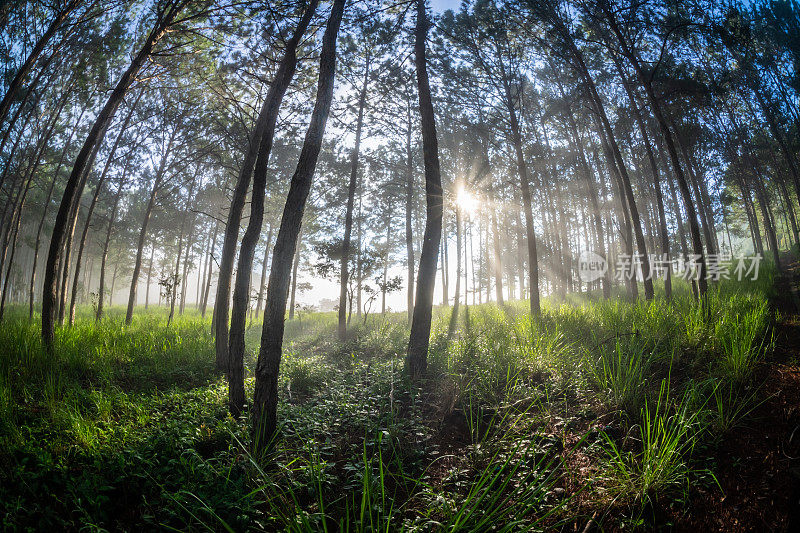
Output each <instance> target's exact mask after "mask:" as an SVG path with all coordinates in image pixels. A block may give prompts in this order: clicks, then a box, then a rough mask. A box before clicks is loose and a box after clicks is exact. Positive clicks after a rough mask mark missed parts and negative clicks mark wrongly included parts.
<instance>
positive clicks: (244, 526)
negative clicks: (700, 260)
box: [0, 270, 773, 531]
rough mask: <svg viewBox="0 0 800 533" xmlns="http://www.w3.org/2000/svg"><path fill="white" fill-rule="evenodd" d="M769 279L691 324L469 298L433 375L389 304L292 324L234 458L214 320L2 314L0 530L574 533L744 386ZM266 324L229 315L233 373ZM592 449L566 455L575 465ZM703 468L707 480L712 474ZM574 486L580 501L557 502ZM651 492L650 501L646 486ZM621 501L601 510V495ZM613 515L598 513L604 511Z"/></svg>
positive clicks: (587, 308)
mask: <svg viewBox="0 0 800 533" xmlns="http://www.w3.org/2000/svg"><path fill="white" fill-rule="evenodd" d="M762 274H763V275H764V277H765V278H767V281H763V279H764V278H762V281H759V282H758V283H750V284H745V283H741V284H734V283H723V284H720V285H718V286H716V287H715V288H714V289H713V291H712V294H711V296H710V300H709V306H710V318H709V319H707V320H706V319H704V318H703V313H702V311H701V310H700V308H699V306H698V305H697V304H696V303H695V302H694V301H693V300H692V298H691V297H690V293H689V291H688V288H686V287H680V286H679V287H678V290H677V291H676V293H677V294H676V296H675V297H674V298H673V299H672V300H671V301H669V302H668V301H666V300H664V299H663V298H657V299H656V300H655V301H654V302H651V303H647V302H641V301H640V302H635V303H631V302H626V301H623V300H621V299H611V300H607V301H601V300H589V299H588V298H587V297H583V298H580V297H577V296H574V297H571V301H570V303H569V304H567V303H563V302H552V301H548V302H546V303H545V306H544V309H543V314H542V317H541V318H540V319H538V320H532V319H531V317H530V315H529V314H528V313H527V312H526V307H527V304H526V303H525V302H510V303H508V304H507V305H506V306H504V307H498V306H495V305H488V304H487V305H482V306H471V307H469V308H466V309H463V310H462V315H461V317H460V318H459V322H458V328H457V330H456V332H455V335H453V336H452V337H449V336H448V323H449V320H450V310H449V309H444V308H437V309H436V310H435V313H434V324H433V328H432V338H431V349H430V355H429V372H428V376H427V377H426V379H425V380H424V381H423V382H421V383H416V384H412V383H409V382H408V380H407V379H406V377H405V375H404V373H403V356H404V354H405V344H406V342H407V336H408V326H407V317H406V315H405V313H400V314H390V315H386V316H380V315H377V316H371V317H369V319H368V320H366V321H364V322H358V323H356V321H354V322H353V324H352V327H351V329H350V335H349V337H348V340H347V341H345V342H340V341H338V340H336V335H335V330H336V317H335V316H334V315H333V314H332V313H312V314H304V315H303V316H302V317H301V319H295V320H292V321H288V322H287V325H286V339H285V343H284V346H285V350H284V357H283V361H282V366H281V377H280V387H281V388H280V390H281V403H280V405H279V419H280V420H281V423H282V427H281V430H280V435H279V437H278V440H277V442H276V446H275V447H274V451H273V454H272V455H271V456H270V457H268V458H266V459H264V460H255V459H254V458H253V457H251V456H250V455H249V453H248V451H247V450H248V448H249V434H248V428H247V424H246V419H245V418H242V419H239V420H235V419H233V418H231V417H230V415H228V413H227V411H226V388H225V383H224V377H223V376H221V375H220V374H219V373H217V372H216V371H215V369H214V362H213V361H214V356H213V339H212V338H211V335H210V320H209V319H203V318H201V317H200V316H199V315H196V314H192V313H191V312H190V313H187V314H186V315H184V316H182V317H179V318H178V319H177V320H175V321H174V322H173V323H172V324H171V325H169V326H167V325H166V321H165V316H164V313H163V312H162V311H161V310H155V311H154V312H148V313H142V314H139V315H137V316H136V317H135V320H134V322H133V324H132V325H130V326H125V325H124V323H123V322H122V321H121V312H120V310H116V309H112V310H110V312H109V318H107V319H104V320H103V321H101V322H99V323H95V322H94V321H93V320H92V319H91V316H90V313H89V312H88V311H86V310H85V311H84V313H82V314H81V315H80V316H79V318H78V320H77V323H76V325H75V326H74V327H71V328H61V329H59V330H58V331H57V334H56V344H55V350H54V353H53V354H52V355H49V354H48V353H47V352H46V351H45V350H43V348H42V346H41V342H40V340H39V327H40V326H39V324H38V322H37V321H34V322H33V323H29V322H28V321H27V316H26V315H25V314H24V310H22V309H19V310H15V309H11V312H10V317H9V318H8V319H7V320H6V321H5V322H4V323H3V324H2V325H1V326H0V472H2V473H0V516H1V517H2V525H3V528H4V529H12V530H14V529H24V528H32V529H46V528H56V529H65V528H66V529H95V530H117V529H132V528H135V527H141V526H145V527H148V528H151V529H164V528H173V529H178V530H187V529H201V528H204V527H205V528H208V529H211V530H229V531H242V530H248V529H254V530H262V529H268V530H270V529H271V530H274V529H277V530H288V531H395V530H398V529H408V530H419V531H430V530H448V531H485V530H487V529H488V528H489V527H490V526H493V527H495V529H497V530H520V529H527V530H545V529H552V528H554V527H557V526H559V525H563V526H564V527H573V526H569V524H575V526H574V527H578V525H580V527H583V524H585V522H586V520H588V517H589V516H591V515H592V514H595V515H596V514H597V512H595V511H598V510H600V511H602V512H601V515H602V516H606V517H611V518H608V520H623V521H624V520H636V519H638V518H640V517H641V516H642V513H643V509H645V508H649V507H652V506H653V505H656V504H657V501H661V500H662V499H663V498H665V497H667V498H669V497H672V498H682V497H685V496H686V494H687V492H688V491H689V487H690V486H691V484H692V483H693V482H694V481H696V480H698V479H705V480H708V479H711V480H712V483H713V472H707V471H705V470H704V469H702V468H700V467H699V466H698V465H699V464H700V463H701V461H700V460H701V459H702V457H698V454H702V453H711V452H713V448H714V445H715V443H717V442H719V441H720V439H722V438H724V435H725V434H726V433H727V432H729V431H731V430H732V429H734V428H735V427H737V425H739V424H740V423H742V421H743V420H744V419H746V417H747V416H748V415H749V413H750V412H751V411H752V409H753V408H754V407H755V405H757V403H758V401H759V395H758V388H757V383H753V375H754V369H755V367H756V365H757V364H758V363H759V361H761V360H762V359H763V358H764V357H765V356H766V355H767V354H768V352H769V351H770V350H771V349H772V344H773V340H772V336H771V333H770V324H771V321H772V316H771V312H770V309H769V305H768V298H769V297H770V295H771V293H770V291H771V278H770V272H769V271H768V270H767V271H766V273H764V272H762ZM259 337H260V327H259V324H258V323H255V324H251V327H250V328H249V329H248V330H247V335H246V338H247V348H248V353H247V355H246V366H247V368H248V370H247V372H248V374H247V377H246V387H247V388H248V395H251V393H252V386H253V378H252V375H251V371H252V368H253V367H254V364H255V359H256V357H257V353H258V346H257V345H258V339H259ZM579 460H580V461H583V462H584V463H588V464H590V465H591V466H590V468H589V469H588V470H587V469H585V468H584V469H583V470H581V469H579V468H576V467H575V464H576V462H579ZM709 474H710V475H709ZM578 494H580V495H581V497H580V498H579V499H578V498H576V497H575V496H576V495H578ZM656 494H657V495H658V498H655V497H654V495H656ZM615 509H616V511H614V510H615ZM609 510H610V511H611V512H609Z"/></svg>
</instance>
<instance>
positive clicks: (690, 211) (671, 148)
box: [602, 0, 708, 310]
mask: <svg viewBox="0 0 800 533" xmlns="http://www.w3.org/2000/svg"><path fill="white" fill-rule="evenodd" d="M602 9H603V10H604V13H605V15H606V19H607V20H608V22H609V26H610V27H611V31H612V32H614V35H615V36H616V38H617V40H618V41H619V43H620V45H621V47H622V54H623V55H624V56H625V57H626V58H627V59H628V61H629V62H630V63H631V65H632V66H633V69H634V71H635V72H636V76H637V77H638V79H639V83H640V84H641V85H642V87H643V88H644V90H645V93H647V99H648V100H649V102H650V107H651V111H652V112H653V115H654V116H655V118H656V121H657V122H658V127H659V129H660V130H661V135H662V136H663V137H664V141H665V142H666V143H667V151H668V152H669V157H670V161H671V162H672V167H673V171H674V172H675V178H676V180H677V182H678V189H679V190H680V192H681V197H682V198H683V203H684V207H685V208H686V215H687V218H688V219H689V229H690V234H691V237H692V248H693V251H694V254H695V255H696V256H697V261H698V264H699V267H700V271H699V273H698V274H699V276H698V280H697V285H698V291H699V292H698V296H699V298H700V299H701V301H702V304H703V307H704V308H705V309H706V310H707V309H708V305H707V304H708V302H707V298H706V294H707V292H708V281H707V280H706V259H705V254H704V252H703V241H702V239H701V237H700V226H699V224H698V221H697V211H696V210H695V208H694V204H693V203H692V194H691V192H690V191H689V184H688V182H687V181H686V175H685V174H684V173H683V169H682V168H681V163H680V158H679V157H678V150H677V149H676V147H675V140H674V138H673V136H672V132H671V131H670V130H669V126H668V124H667V119H666V117H665V116H664V113H663V112H662V109H661V103H660V102H659V101H658V98H656V94H655V91H654V90H653V85H652V83H651V79H650V78H649V77H648V76H647V74H645V72H644V70H642V67H641V64H640V63H639V58H638V57H637V56H636V54H635V53H634V52H633V51H632V50H631V49H630V47H629V46H628V42H627V40H626V39H625V38H624V37H623V35H622V32H621V31H620V29H619V26H618V25H617V22H616V17H615V15H614V14H613V13H612V12H611V8H610V6H609V5H608V3H607V1H606V0H603V2H602Z"/></svg>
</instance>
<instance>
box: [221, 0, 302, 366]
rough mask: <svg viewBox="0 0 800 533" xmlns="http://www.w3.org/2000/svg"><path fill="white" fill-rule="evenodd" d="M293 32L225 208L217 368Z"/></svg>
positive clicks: (289, 64) (290, 62)
mask: <svg viewBox="0 0 800 533" xmlns="http://www.w3.org/2000/svg"><path fill="white" fill-rule="evenodd" d="M312 6H313V7H312ZM315 10H316V3H313V4H312V5H311V6H309V9H307V10H306V13H307V14H308V13H312V14H313V12H314V11H315ZM305 18H306V17H305V15H304V18H303V19H302V20H305ZM302 20H301V24H299V25H298V28H297V29H300V26H301V25H302V24H303V22H302ZM307 25H308V24H307V23H306V26H307ZM296 36H297V32H295V35H293V36H292V40H291V41H290V42H288V43H287V52H289V55H284V58H283V59H282V60H281V66H280V67H279V69H281V68H282V69H284V70H283V71H282V72H279V73H277V74H276V78H275V82H274V83H273V84H272V86H270V90H269V94H268V95H267V98H265V99H264V103H263V105H262V106H261V111H260V113H259V115H258V119H256V124H255V127H254V128H253V131H252V132H251V134H250V140H249V144H248V148H247V152H246V153H245V156H244V162H243V163H242V168H241V170H240V172H239V177H238V179H237V181H236V186H235V188H234V190H233V197H232V198H231V207H230V210H229V211H228V221H227V224H226V225H225V234H224V238H223V241H222V254H221V256H220V260H219V276H218V279H217V297H216V300H215V301H214V347H215V351H216V365H217V369H218V370H227V369H228V366H229V358H230V354H229V343H230V341H229V338H228V327H229V324H228V321H229V315H230V303H231V278H232V277H233V264H234V261H235V259H236V243H237V241H238V238H239V227H240V224H241V219H242V211H243V210H244V204H245V198H246V196H247V189H248V188H250V181H251V178H252V177H253V172H254V168H255V166H256V158H257V157H260V153H261V152H263V151H264V150H266V156H267V157H266V160H265V161H264V165H265V166H264V172H265V173H266V164H267V160H268V159H269V157H268V156H269V151H270V150H271V148H272V136H273V135H274V130H275V121H276V120H277V112H278V109H279V108H280V103H281V100H282V99H283V94H284V93H285V91H286V88H285V87H284V88H283V89H281V87H282V86H283V84H284V82H285V83H286V86H288V83H289V82H291V79H292V76H293V75H294V69H295V64H296V61H297V59H296V58H295V53H296V48H297V42H299V41H297V42H295V41H294V38H295V37H296ZM300 37H302V33H301V34H300ZM292 43H294V44H292ZM290 50H291V51H290ZM287 69H288V70H287ZM278 76H280V78H278ZM287 76H288V77H287ZM273 115H274V116H275V119H273V118H272V116H273ZM270 124H272V125H270ZM268 130H271V131H272V132H273V133H272V134H269V135H268V136H269V140H268V143H267V145H264V143H263V142H262V138H263V137H264V135H265V133H266V132H267V131H268ZM254 196H255V195H254ZM262 196H263V194H262ZM262 202H263V200H262ZM251 210H252V207H251ZM258 231H259V232H260V231H261V228H260V227H259V228H258ZM251 239H252V237H251ZM256 241H257V239H256ZM249 246H250V245H249V244H248V247H249ZM254 246H255V245H253V247H254ZM252 262H253V259H252V252H250V258H249V260H248V261H245V263H249V264H250V265H252ZM240 274H241V275H243V276H245V277H247V284H246V285H247V286H249V281H250V280H249V278H250V274H249V273H240ZM237 328H238V326H237ZM235 342H236V343H237V344H238V343H239V340H236V341H235Z"/></svg>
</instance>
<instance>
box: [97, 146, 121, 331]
mask: <svg viewBox="0 0 800 533" xmlns="http://www.w3.org/2000/svg"><path fill="white" fill-rule="evenodd" d="M129 163H130V159H128V161H126V162H125V168H124V169H123V171H122V176H121V177H120V180H119V185H118V186H117V187H118V188H117V192H116V194H115V195H114V204H113V205H112V206H111V215H110V216H109V217H108V228H107V229H106V238H105V241H103V253H102V257H101V260H100V287H99V288H98V289H97V313H96V315H95V320H97V321H100V319H102V318H103V302H104V301H105V297H106V296H105V292H106V261H107V259H108V245H109V243H110V242H111V231H112V229H113V228H114V220H116V218H117V209H118V208H119V201H120V199H121V198H122V190H123V188H124V187H123V185H124V183H125V175H126V174H127V172H128V165H129Z"/></svg>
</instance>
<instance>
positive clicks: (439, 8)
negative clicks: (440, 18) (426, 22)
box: [430, 0, 461, 13]
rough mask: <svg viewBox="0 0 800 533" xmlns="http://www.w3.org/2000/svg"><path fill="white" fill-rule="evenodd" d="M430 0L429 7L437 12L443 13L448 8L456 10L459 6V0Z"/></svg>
mask: <svg viewBox="0 0 800 533" xmlns="http://www.w3.org/2000/svg"><path fill="white" fill-rule="evenodd" d="M430 2H431V9H433V10H434V11H436V12H438V13H443V12H445V11H447V10H448V9H452V10H453V11H458V8H459V6H461V0H430Z"/></svg>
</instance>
